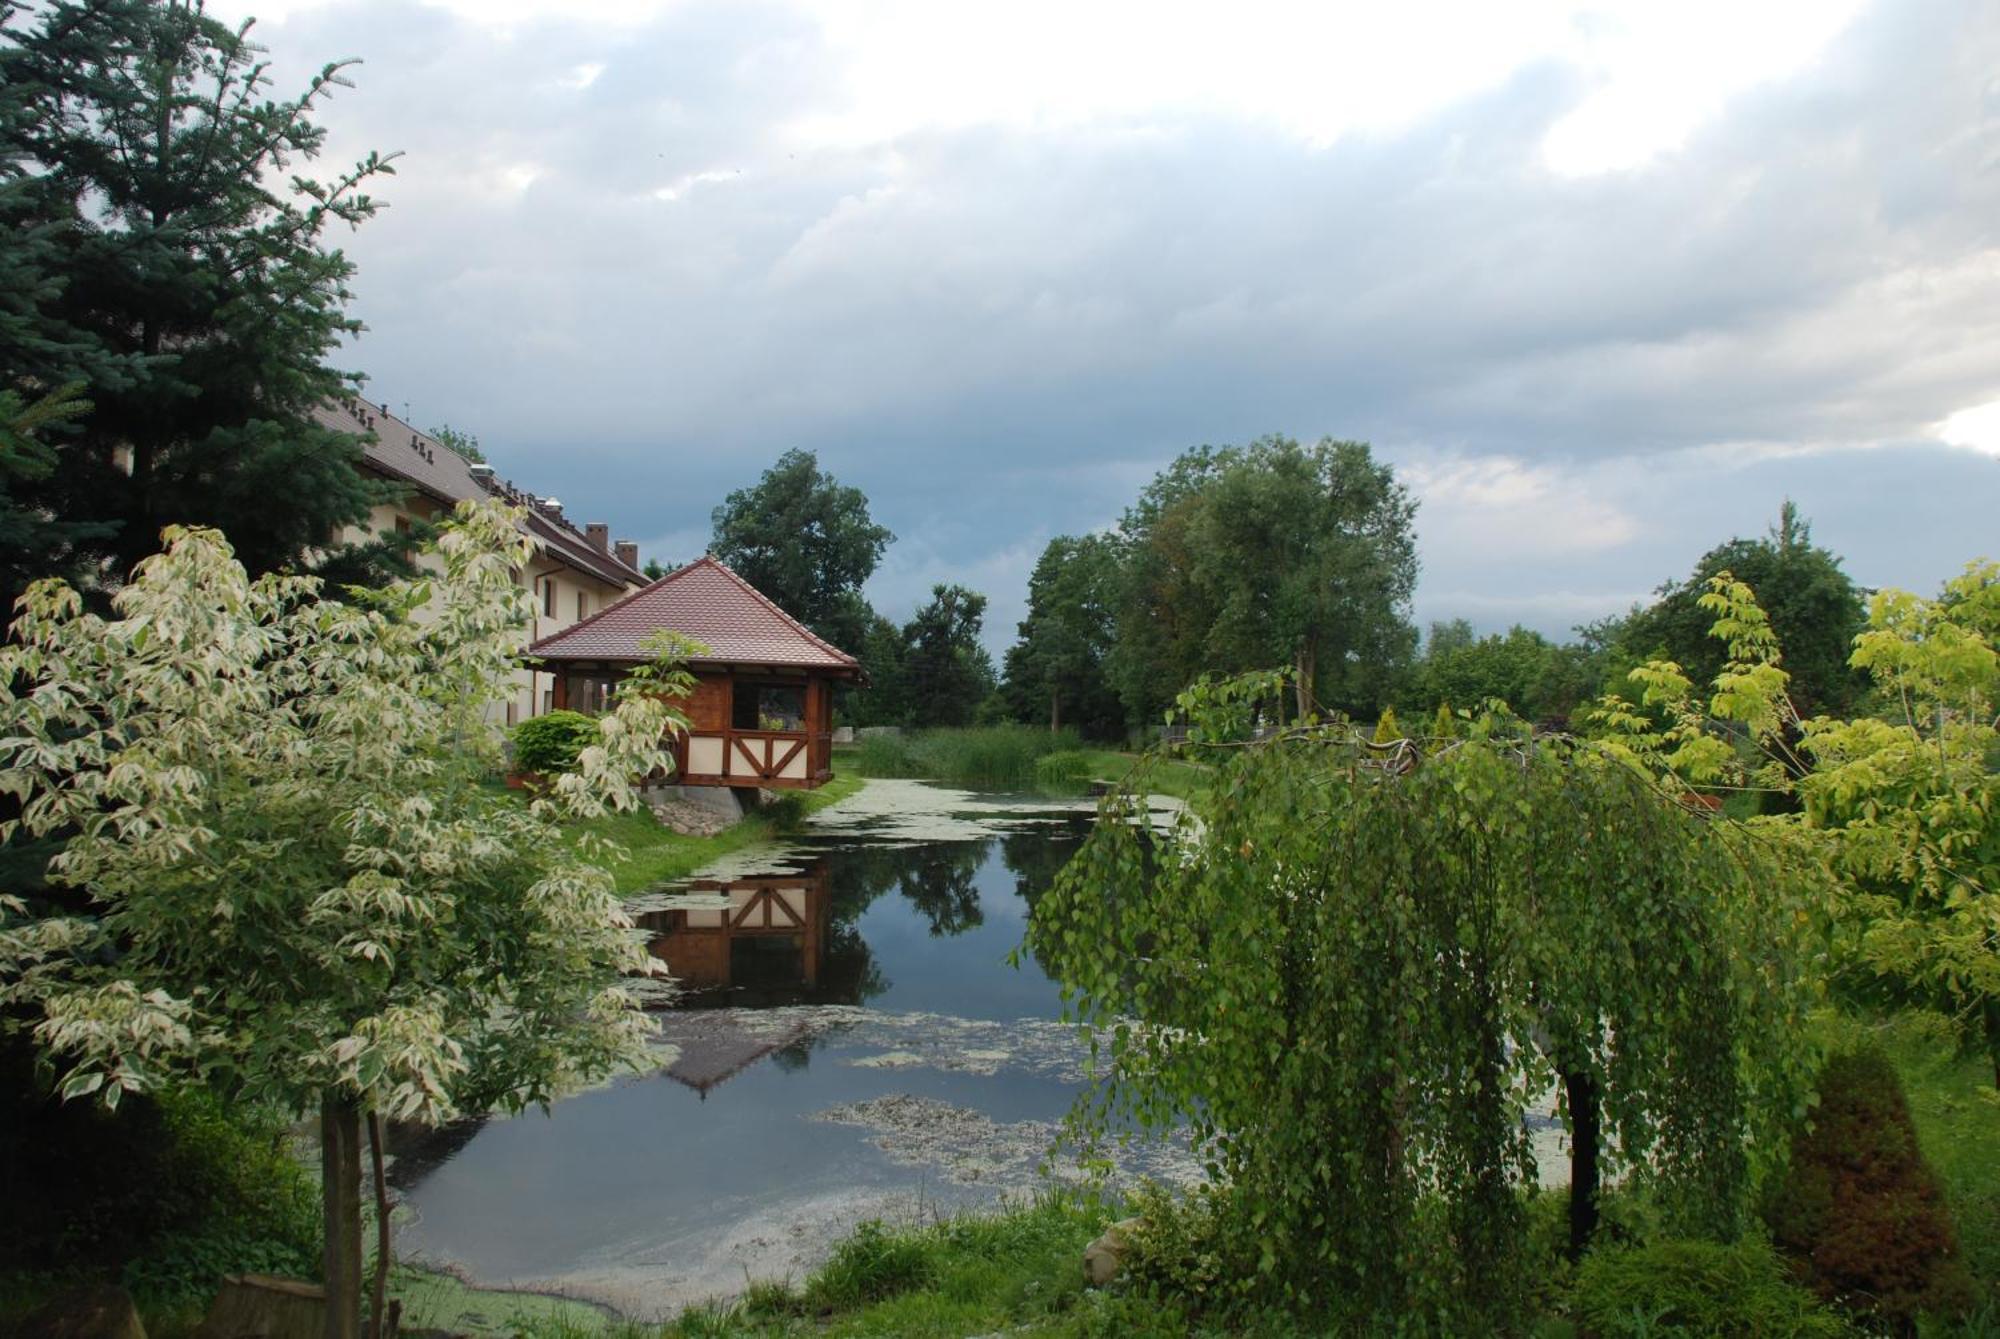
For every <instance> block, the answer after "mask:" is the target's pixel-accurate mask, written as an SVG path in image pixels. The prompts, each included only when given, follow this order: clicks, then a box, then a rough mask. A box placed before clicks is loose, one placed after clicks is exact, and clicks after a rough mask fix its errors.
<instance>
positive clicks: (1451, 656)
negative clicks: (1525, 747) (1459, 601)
mask: <svg viewBox="0 0 2000 1339" xmlns="http://www.w3.org/2000/svg"><path fill="white" fill-rule="evenodd" d="M1440 633H1443V634H1444V635H1443V636H1442V637H1441V636H1440ZM1597 666H1598V660H1597V655H1596V653H1595V652H1593V651H1591V650H1590V649H1588V648H1587V647H1584V646H1580V645H1575V644H1571V645H1558V644H1557V643H1555V642H1552V641H1550V640H1549V639H1548V638H1546V637H1544V636H1542V634H1540V633H1539V632H1533V631H1530V630H1529V629H1527V628H1521V627H1515V628H1511V629H1509V630H1508V631H1507V632H1506V633H1505V634H1495V635H1492V636H1488V637H1479V636H1476V635H1475V634H1474V633H1473V631H1472V627H1471V625H1470V624H1468V623H1466V622H1465V621H1464V620H1463V619H1460V620H1458V621H1457V622H1455V623H1453V624H1449V625H1442V624H1432V625H1431V636H1430V639H1429V641H1428V642H1427V643H1426V645H1425V647H1424V656H1423V659H1422V660H1421V661H1420V662H1419V663H1418V665H1417V668H1416V674H1415V676H1414V678H1413V681H1412V684H1411V689H1410V693H1409V696H1410V698H1411V700H1412V702H1413V703H1414V704H1415V705H1418V706H1423V707H1429V706H1432V705H1434V704H1438V703H1445V702H1463V703H1466V704H1468V705H1474V706H1476V705H1478V704H1480V703H1483V702H1489V701H1500V702H1504V703H1506V704H1507V706H1508V707H1509V708H1511V709H1512V710H1513V711H1514V712H1515V714H1517V715H1519V716H1522V717H1524V718H1525V719H1528V720H1534V721H1551V722H1554V723H1556V724H1557V725H1559V726H1563V725H1567V723H1568V718H1569V714H1570V712H1571V711H1572V710H1574V709H1575V708H1576V706H1577V705H1578V704H1579V703H1584V702H1588V701H1590V700H1591V699H1592V698H1593V697H1594V696H1595V695H1596V692H1597V689H1598V683H1597V674H1598V668H1597Z"/></svg>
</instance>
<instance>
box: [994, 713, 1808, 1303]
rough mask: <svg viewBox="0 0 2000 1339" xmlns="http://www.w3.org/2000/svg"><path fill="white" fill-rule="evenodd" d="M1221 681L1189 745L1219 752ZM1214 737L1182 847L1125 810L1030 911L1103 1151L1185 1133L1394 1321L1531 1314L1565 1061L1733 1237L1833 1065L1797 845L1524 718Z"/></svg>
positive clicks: (1248, 1226) (1634, 1164)
mask: <svg viewBox="0 0 2000 1339" xmlns="http://www.w3.org/2000/svg"><path fill="white" fill-rule="evenodd" d="M1259 690H1260V689H1259V687H1258V686H1252V687H1251V688H1250V689H1249V690H1247V691H1248V692H1250V693H1252V694H1254V693H1255V692H1257V691H1259ZM1207 695H1208V694H1207V691H1206V690H1195V691H1191V692H1190V693H1189V694H1187V695H1186V700H1187V703H1188V706H1189V709H1190V711H1191V714H1192V717H1193V725H1194V727H1195V728H1194V731H1192V732H1191V733H1192V735H1193V736H1194V737H1196V738H1197V739H1200V738H1217V739H1219V740H1226V739H1227V738H1228V737H1229V729H1228V725H1227V722H1222V723H1221V724H1219V725H1218V724H1217V723H1216V722H1213V721H1211V720H1210V719H1209V718H1208V713H1207V711H1206V707H1205V699H1206V697H1207ZM1222 696H1224V697H1225V698H1227V697H1228V694H1223V695H1222ZM1225 714H1226V713H1225ZM1208 748H1209V752H1210V754H1211V755H1212V756H1214V757H1215V758H1216V759H1217V771H1216V776H1215V778H1214V782H1213V784H1212V786H1210V787H1209V788H1208V789H1207V790H1206V791H1205V792H1204V793H1203V795H1202V796H1201V797H1200V799H1199V801H1198V803H1197V805H1196V810H1197V812H1196V815H1195V818H1194V820H1191V821H1187V822H1184V823H1183V824H1182V826H1181V827H1180V828H1179V829H1178V830H1177V831H1176V832H1175V833H1174V834H1173V836H1172V838H1171V840H1170V844H1169V845H1168V847H1167V849H1165V850H1159V849H1156V847H1155V845H1154V843H1152V842H1151V841H1149V839H1148V838H1147V836H1146V835H1145V830H1144V828H1143V825H1142V823H1141V821H1140V818H1141V815H1140V813H1139V811H1138V810H1137V809H1136V807H1135V805H1134V801H1133V797H1132V795H1131V794H1130V793H1129V792H1127V793H1123V794H1121V795H1119V796H1115V797H1112V798H1111V799H1109V800H1107V802H1106V806H1105V809H1104V811H1103V813H1104V820H1105V821H1100V823H1099V824H1098V827H1097V829H1096V831H1095V832H1094V833H1093V835H1092V836H1091V838H1090V840H1089V841H1088V842H1087V843H1086V845H1085V846H1084V848H1083V849H1082V851H1081V852H1080V853H1079V854H1078V855H1077V856H1076V858H1075V859H1073V860H1072V862H1071V863H1070V865H1069V866H1068V867H1066V869H1065V870H1064V872H1063V874H1062V875H1061V877H1060V878H1059V879H1058V880H1057V883H1056V885H1055V887H1054V888H1053V889H1052V890H1051V891H1050V892H1049V893H1048V894H1047V895H1046V896H1045V897H1044V898H1043V900H1042V902H1041V903H1040V905H1039V906H1038V907H1037V909H1036V912H1035V915H1034V918H1033V921H1032V928H1031V936H1030V943H1031V945H1032V946H1033V950H1034V952H1035V953H1036V955H1037V956H1038V957H1039V958H1040V960H1041V961H1042V962H1043V963H1045V964H1047V965H1048V966H1049V967H1050V968H1051V969H1052V970H1053V971H1054V972H1055V973H1056V974H1057V976H1058V977H1059V979H1060V980H1061V981H1062V982H1063V984H1064V988H1065V994H1066V999H1067V1000H1068V1001H1069V1004H1070V1007H1071V1009H1072V1011H1073V1014H1074V1016H1075V1017H1077V1018H1078V1019H1079V1020H1080V1021H1081V1022H1082V1023H1083V1024H1084V1025H1085V1026H1086V1028H1087V1029H1088V1030H1089V1033H1090V1035H1091V1037H1092V1039H1093V1044H1094V1045H1095V1046H1097V1047H1100V1048H1101V1053H1102V1055H1103V1059H1104V1063H1103V1070H1102V1072H1103V1074H1104V1077H1105V1080H1106V1081H1105V1082H1104V1083H1103V1084H1102V1085H1100V1086H1098V1087H1096V1088H1094V1089H1093V1090H1092V1091H1091V1092H1090V1093H1089V1094H1088V1095H1087V1097H1086V1100H1085V1101H1084V1102H1083V1103H1082V1104H1081V1105H1080V1106H1079V1108H1078V1110H1077V1111H1076V1112H1075V1113H1074V1114H1073V1122H1074V1126H1075V1129H1076V1130H1077V1132H1078V1134H1079V1136H1080V1137H1082V1138H1083V1139H1085V1140H1089V1139H1091V1138H1094V1137H1098V1136H1101V1135H1103V1134H1104V1133H1106V1132H1107V1131H1109V1130H1112V1129H1116V1128H1121V1127H1122V1126H1123V1125H1124V1124H1125V1123H1126V1122H1135V1123H1137V1124H1138V1125H1140V1126H1143V1127H1150V1128H1155V1129H1157V1128H1160V1127H1163V1126H1166V1125H1169V1124H1171V1123H1174V1122H1179V1121H1185V1122H1186V1123H1187V1124H1188V1125H1189V1127H1190V1128H1191V1130H1192V1132H1193V1134H1194V1136H1195V1138H1196V1140H1197V1142H1198V1144H1199V1145H1200V1147H1201V1148H1202V1149H1203V1150H1204V1151H1205V1153H1206V1155H1207V1157H1208V1158H1209V1159H1210V1161H1211V1164H1212V1166H1213V1167H1214V1169H1215V1171H1216V1172H1218V1173H1219V1174H1220V1175H1221V1176H1222V1177H1224V1178H1225V1179H1226V1180H1227V1182H1228V1183H1229V1185H1230V1186H1231V1188H1232V1190H1233V1191H1234V1192H1235V1193H1234V1195H1233V1196H1232V1201H1231V1202H1232V1203H1233V1204H1234V1205H1236V1206H1237V1207H1238V1209H1239V1210H1240V1217H1239V1219H1238V1230H1239V1231H1241V1232H1243V1233H1245V1234H1247V1235H1248V1237H1249V1239H1251V1240H1254V1241H1255V1242H1256V1243H1257V1244H1258V1251H1259V1261H1258V1263H1259V1267H1260V1269H1261V1270H1262V1272H1263V1273H1264V1274H1265V1275H1267V1276H1268V1277H1269V1278H1270V1279H1271V1280H1272V1281H1273V1282H1275V1283H1276V1284H1278V1285H1279V1286H1280V1287H1281V1288H1282V1289H1283V1290H1284V1291H1285V1292H1286V1293H1287V1294H1289V1295H1290V1296H1293V1297H1295V1298H1298V1299H1301V1300H1303V1301H1305V1302H1308V1303H1312V1304H1333V1303H1335V1302H1338V1303H1340V1304H1341V1305H1346V1306H1352V1307H1355V1308H1357V1309H1358V1312H1359V1318H1360V1319H1363V1320H1366V1321H1368V1322H1370V1323H1378V1324H1383V1325H1389V1324H1395V1323H1399V1324H1402V1325H1404V1326H1406V1327H1413V1326H1414V1327H1421V1326H1423V1325H1431V1326H1436V1327H1442V1328H1445V1329H1452V1328H1454V1327H1456V1328H1483V1327H1488V1326H1492V1325H1496V1324H1505V1323H1509V1322H1510V1321H1513V1320H1518V1318H1519V1314H1520V1310H1521V1307H1522V1306H1523V1304H1524V1302H1523V1299H1524V1286H1525V1285H1524V1280H1523V1278H1522V1271H1521V1270H1520V1269H1519V1268H1518V1265H1519V1251H1520V1249H1521V1248H1520V1241H1521V1215H1522V1209H1521V1197H1520V1194H1519V1191H1520V1188H1521V1187H1522V1186H1523V1185H1525V1184H1527V1183H1529V1182H1530V1181H1531V1180H1532V1177H1533V1171H1534V1165H1533V1159H1532V1154H1531V1151H1530V1148H1529V1144H1528V1138H1527V1133H1526V1127H1525V1126H1524V1124H1523V1122H1522V1116H1523V1113H1524V1111H1525V1110H1526V1106H1527V1104H1528V1102H1530V1101H1531V1100H1532V1099H1533V1098H1534V1096H1535V1095H1537V1094H1539V1093H1543V1092H1546V1091H1547V1090H1548V1087H1549V1086H1550V1085H1551V1084H1552V1083H1553V1082H1554V1081H1555V1079H1556V1077H1557V1074H1558V1072H1561V1073H1563V1074H1566V1075H1572V1074H1581V1075H1586V1076H1588V1077H1589V1078H1590V1079H1591V1080H1592V1081H1593V1084H1594V1087H1595V1090H1596V1092H1597V1093H1598V1094H1599V1095H1600V1096H1601V1103H1602V1112H1601V1114H1602V1120H1603V1125H1604V1129H1605V1132H1606V1137H1605V1140H1604V1144H1605V1147H1604V1148H1603V1150H1602V1151H1603V1153H1604V1155H1605V1157H1606V1158H1607V1159H1608V1160H1609V1161H1610V1163H1611V1164H1612V1166H1613V1168H1614V1169H1615V1170H1618V1171H1622V1172H1623V1173H1624V1174H1625V1176H1626V1179H1627V1181H1628V1182H1629V1183H1630V1184H1633V1185H1644V1186H1649V1187H1651V1188H1653V1190H1654V1191H1655V1192H1656V1193H1657V1194H1658V1196H1659V1199H1660V1201H1661V1203H1662V1204H1663V1205H1664V1206H1665V1211H1666V1212H1667V1214H1668V1216H1669V1218H1670V1220H1671V1221H1673V1222H1677V1223H1680V1224H1682V1225H1684V1226H1686V1227H1688V1228H1691V1229H1697V1230H1701V1231H1706V1232H1714V1233H1719V1234H1722V1235H1725V1236H1727V1235H1729V1234H1731V1233H1733V1232H1734V1231H1735V1230H1736V1228H1737V1226H1738V1224H1739V1222H1740V1217H1741V1211H1742V1209H1743V1207H1744V1204H1745V1197H1746V1193H1747V1188H1748V1186H1749V1184H1750V1181H1751V1177H1752V1173H1753V1171H1754V1170H1755V1168H1756V1166H1757V1165H1759V1164H1760V1163H1761V1161H1762V1160H1764V1159H1767V1158H1769V1157H1770V1156H1771V1155H1772V1153H1773V1152H1774V1151H1775V1150H1776V1149H1777V1148H1778V1147H1779V1140H1778V1135H1779V1134H1780V1132H1781V1131H1782V1129H1783V1128H1784V1122H1786V1121H1788V1120H1789V1118H1790V1117H1791V1116H1792V1115H1793V1113H1794V1111H1795V1110H1796V1108H1797V1106H1798V1103H1799V1100H1800V1098H1801V1095H1802V1091H1803V1087H1804V1083H1805V1081H1806V1076H1807V1074H1808V1073H1809V1067H1808V1056H1809V1051H1810V1046H1809V1043H1808V1041H1807V1039H1806V1038H1805V1036H1804V1034H1803V1032H1802V1030H1801V1024H1802V1021H1803V1016H1804V1013H1805V1010H1806V1008H1807V1007H1808V1004H1809V1002H1810V1000H1811V998H1812V976H1811V969H1812V965H1813V962H1814V942H1815V941H1814V933H1815V928H1814V927H1815V925H1816V923H1817V921H1816V917H1815V915H1814V912H1815V905H1814V902H1813V898H1814V896H1815V895H1816V884H1815V881H1814V879H1813V878H1812V870H1811V868H1810V866H1809V865H1808V864H1806V862H1804V861H1803V860H1802V859H1801V858H1800V856H1799V853H1798V851H1797V850H1796V849H1795V848H1793V847H1791V846H1788V845H1786V844H1782V843H1775V842H1771V841H1767V840H1763V839H1761V838H1760V837H1759V836H1757V835H1756V834H1754V833H1752V832H1749V831H1746V830H1743V829H1740V828H1738V827H1735V826H1734V825H1730V824H1725V823H1718V822H1714V821H1712V820H1709V819H1707V818H1704V817H1702V816H1700V815H1698V814H1696V813H1694V812H1692V811H1690V810H1689V809H1687V808H1686V807H1684V806H1683V805H1681V804H1679V803H1677V802H1676V800H1675V799H1674V798H1673V797H1672V796H1671V794H1668V793H1663V792H1662V791H1660V790H1659V789H1657V788H1655V787H1654V786H1653V785H1651V784H1650V783H1649V782H1648V781H1647V780H1646V779H1645V778H1644V777H1643V776H1642V775H1640V774H1639V773H1638V772H1636V771H1635V770H1633V769H1631V768H1629V767H1626V766H1624V765H1622V764H1620V763H1619V762H1618V761H1616V760H1615V759H1614V758H1613V757H1611V756H1610V755H1608V754H1606V753H1604V752H1602V751H1600V750H1597V749H1595V748H1592V747H1589V746H1585V745H1579V744H1576V743H1573V742H1570V741H1566V740H1562V739H1549V738H1531V737H1526V736H1523V735H1520V734H1518V733H1516V732H1515V731H1514V730H1513V728H1512V727H1511V726H1509V725H1507V724H1506V723H1499V722H1493V721H1486V722H1483V723H1481V724H1480V726H1479V727H1478V729H1477V730H1476V731H1475V737H1473V738H1469V739H1463V740H1456V741H1452V742H1450V743H1449V744H1445V745H1443V746H1442V747H1437V748H1434V749H1432V750H1430V751H1429V752H1428V753H1426V752H1425V751H1424V750H1423V749H1421V748H1420V747H1419V746H1418V745H1416V744H1414V743H1411V742H1409V741H1404V742H1401V743H1398V744H1395V745H1392V746H1387V747H1386V748H1383V749H1377V748H1374V747H1372V746H1370V745H1368V744H1366V743H1365V742H1363V741H1360V740H1357V739H1355V738H1354V737H1353V736H1352V735H1351V734H1350V733H1349V732H1347V731H1345V730H1330V729H1317V728H1314V729H1305V730H1299V731H1294V732H1291V733H1289V734H1286V735H1282V736H1280V737H1278V738H1277V739H1275V740H1273V741H1270V742H1267V743H1263V744H1257V745H1250V746H1241V745H1238V746H1233V747H1232V746H1228V745H1227V744H1225V743H1217V744H1214V745H1211V746H1208ZM1136 784H1138V785H1143V778H1141V779H1140V780H1139V781H1138V782H1137V783H1136Z"/></svg>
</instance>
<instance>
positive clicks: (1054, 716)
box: [1049, 688, 1062, 735]
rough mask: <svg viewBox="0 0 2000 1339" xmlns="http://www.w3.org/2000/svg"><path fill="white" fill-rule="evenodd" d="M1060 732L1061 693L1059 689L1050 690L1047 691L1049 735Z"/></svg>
mask: <svg viewBox="0 0 2000 1339" xmlns="http://www.w3.org/2000/svg"><path fill="white" fill-rule="evenodd" d="M1061 730H1062V692H1061V691H1060V690H1059V689H1055V688H1051V689H1049V733H1050V734H1052V735H1053V734H1057V733H1059V732H1060V731H1061Z"/></svg>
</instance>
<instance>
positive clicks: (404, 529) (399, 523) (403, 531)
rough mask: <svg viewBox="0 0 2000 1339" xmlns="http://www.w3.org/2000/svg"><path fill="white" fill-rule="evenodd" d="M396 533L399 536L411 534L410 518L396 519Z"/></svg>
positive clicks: (401, 517)
mask: <svg viewBox="0 0 2000 1339" xmlns="http://www.w3.org/2000/svg"><path fill="white" fill-rule="evenodd" d="M396 533H397V534H399V535H407V534H409V533H410V518H409V517H407V516H398V517H397V518H396Z"/></svg>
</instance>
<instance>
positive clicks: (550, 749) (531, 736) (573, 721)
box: [514, 711, 597, 774]
mask: <svg viewBox="0 0 2000 1339" xmlns="http://www.w3.org/2000/svg"><path fill="white" fill-rule="evenodd" d="M596 742H597V722H596V721H595V720H594V719H592V718H591V717H589V716H586V715H584V714H583V713H582V712H580V711H549V712H544V713H542V714H541V715H540V716H531V717H529V718H528V719H527V720H525V721H522V722H521V723H520V724H519V725H517V726H515V727H514V766H515V767H516V768H518V769H519V770H521V771H523V772H541V773H544V774H547V773H553V772H567V771H569V770H571V769H572V768H574V767H575V766H576V760H577V758H578V757H579V756H580V755H581V754H582V753H583V751H584V750H585V749H587V748H589V747H590V746H591V745H592V744H594V743H596Z"/></svg>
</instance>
